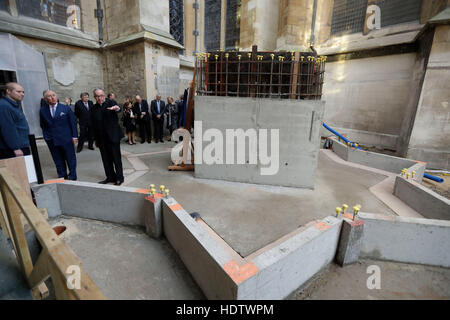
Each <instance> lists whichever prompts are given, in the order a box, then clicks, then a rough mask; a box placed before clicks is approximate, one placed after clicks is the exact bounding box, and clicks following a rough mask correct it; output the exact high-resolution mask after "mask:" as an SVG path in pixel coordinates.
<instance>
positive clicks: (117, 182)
mask: <svg viewBox="0 0 450 320" xmlns="http://www.w3.org/2000/svg"><path fill="white" fill-rule="evenodd" d="M122 183H123V181H122V180H117V181H116V183H114V184H115V185H116V186H120V185H121V184H122Z"/></svg>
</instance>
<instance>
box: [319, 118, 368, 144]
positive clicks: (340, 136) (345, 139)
mask: <svg viewBox="0 0 450 320" xmlns="http://www.w3.org/2000/svg"><path fill="white" fill-rule="evenodd" d="M322 125H323V126H324V127H325V129H327V130H329V131H331V132H332V133H334V134H335V135H337V136H338V137H339V138H341V139H342V140H344V141H345V143H347V144H348V143H350V144H351V146H352V147H353V148H356V149H358V150H362V149H361V148H360V147H357V146H355V143H354V142H351V141H350V140H348V139H347V138H345V137H344V136H343V135H342V134H340V133H339V132H337V131H335V130H333V129H331V128H330V127H329V126H327V125H326V124H325V122H323V123H322Z"/></svg>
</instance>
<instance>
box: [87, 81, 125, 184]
mask: <svg viewBox="0 0 450 320" xmlns="http://www.w3.org/2000/svg"><path fill="white" fill-rule="evenodd" d="M94 98H95V101H96V102H97V103H96V104H95V105H94V107H93V108H92V110H91V120H92V128H93V132H94V140H95V146H96V147H98V148H99V149H100V154H101V156H102V162H103V168H104V169H105V175H106V179H105V180H103V181H100V182H99V183H100V184H107V183H109V182H114V184H115V185H117V186H120V185H121V184H122V183H123V182H124V176H123V168H122V155H121V153H120V140H121V139H122V138H123V137H124V135H123V132H122V129H121V128H120V126H119V118H118V116H117V113H118V112H120V107H119V106H118V105H117V104H116V103H115V101H114V100H112V99H106V95H105V91H103V90H102V89H95V90H94Z"/></svg>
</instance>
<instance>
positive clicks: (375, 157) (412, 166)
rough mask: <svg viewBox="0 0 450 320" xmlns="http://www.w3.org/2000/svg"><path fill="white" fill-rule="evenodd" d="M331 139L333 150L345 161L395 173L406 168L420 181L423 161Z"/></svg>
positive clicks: (423, 171)
mask: <svg viewBox="0 0 450 320" xmlns="http://www.w3.org/2000/svg"><path fill="white" fill-rule="evenodd" d="M332 140H333V152H334V153H336V154H337V155H338V156H339V157H340V158H342V159H343V160H345V161H349V162H353V163H358V164H361V165H364V166H367V167H371V168H376V169H380V170H384V171H388V172H392V173H397V174H399V173H400V172H401V171H402V170H403V169H405V168H406V169H408V171H409V172H412V171H415V172H416V179H417V180H418V181H422V178H423V174H424V173H425V167H426V163H425V162H421V161H415V160H411V159H405V158H399V157H394V156H389V155H386V154H382V153H377V152H371V151H364V150H359V149H356V148H349V147H348V146H347V145H346V144H344V143H343V142H340V141H338V140H337V139H335V138H332Z"/></svg>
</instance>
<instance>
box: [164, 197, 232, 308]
mask: <svg viewBox="0 0 450 320" xmlns="http://www.w3.org/2000/svg"><path fill="white" fill-rule="evenodd" d="M162 208H163V210H162V220H163V224H162V225H163V230H164V236H165V237H166V239H167V240H168V241H169V243H170V244H171V246H172V247H173V248H174V249H175V251H176V252H177V253H178V255H179V256H180V258H181V260H182V261H183V263H184V264H185V266H186V267H187V269H188V270H189V272H190V273H191V275H192V277H193V278H194V280H195V281H196V282H197V284H198V286H199V287H200V288H201V289H202V291H203V293H204V294H205V296H206V297H207V298H208V299H212V300H216V299H227V300H234V299H236V297H237V285H236V283H235V281H233V279H232V278H231V277H230V276H229V272H231V271H233V270H234V269H233V268H234V267H235V264H234V263H233V261H234V260H233V256H232V255H231V254H229V253H228V252H227V250H225V249H224V248H223V247H222V246H221V245H220V244H219V243H218V242H217V241H216V240H215V239H214V238H212V237H211V236H210V234H209V233H208V232H207V231H206V230H205V229H204V228H203V227H202V226H201V225H200V224H199V223H197V222H196V221H195V220H194V219H193V218H192V217H191V216H190V215H189V214H188V213H187V212H186V211H185V210H184V209H183V208H182V207H181V205H180V204H179V203H178V202H176V200H175V199H173V198H172V197H168V198H163V201H162Z"/></svg>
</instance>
